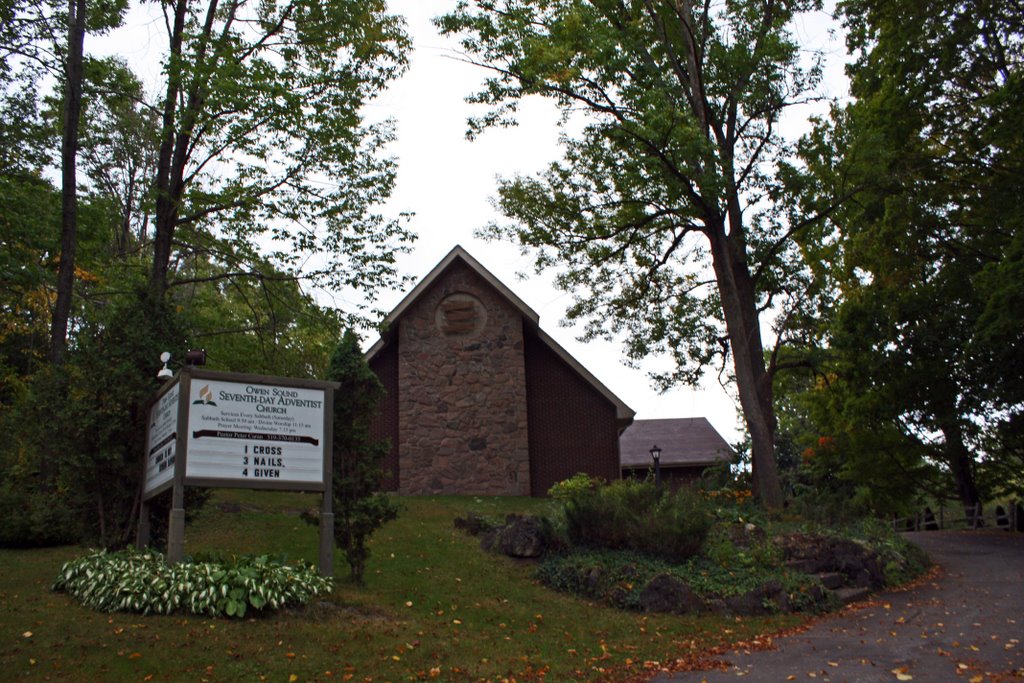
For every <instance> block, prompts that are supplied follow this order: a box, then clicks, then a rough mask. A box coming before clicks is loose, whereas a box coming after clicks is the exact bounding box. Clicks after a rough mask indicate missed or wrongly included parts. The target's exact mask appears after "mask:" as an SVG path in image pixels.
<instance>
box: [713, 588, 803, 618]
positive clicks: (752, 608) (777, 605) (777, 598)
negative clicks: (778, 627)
mask: <svg viewBox="0 0 1024 683" xmlns="http://www.w3.org/2000/svg"><path fill="white" fill-rule="evenodd" d="M725 607H726V610H727V611H729V612H731V613H733V614H742V615H744V616H746V615H751V616H757V615H764V614H775V613H777V612H788V611H789V596H788V595H787V594H786V591H785V589H783V587H782V584H780V583H778V582H777V581H769V582H767V583H765V584H764V585H763V586H759V587H758V588H755V589H753V590H750V591H747V592H746V593H744V594H743V595H736V596H733V597H730V598H726V599H725Z"/></svg>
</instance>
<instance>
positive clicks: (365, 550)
mask: <svg viewBox="0 0 1024 683" xmlns="http://www.w3.org/2000/svg"><path fill="white" fill-rule="evenodd" d="M327 379H329V380H331V381H334V382H338V383H340V385H341V386H340V388H339V389H338V390H337V391H336V392H335V403H334V488H333V491H334V508H335V511H336V517H335V523H334V524H335V526H334V538H335V542H336V543H337V544H338V547H339V548H341V549H342V550H343V551H344V552H345V558H346V559H347V560H348V565H349V570H350V571H351V575H352V580H353V581H355V582H356V583H362V582H363V575H364V573H365V571H366V561H367V559H368V558H369V557H370V548H369V546H368V542H369V540H370V537H371V536H372V535H373V533H374V532H375V531H376V530H377V529H379V528H380V527H381V526H383V525H384V524H385V523H386V522H388V521H390V520H392V519H394V518H395V517H397V516H398V506H397V505H396V504H395V502H394V501H392V499H391V498H390V497H388V496H387V495H385V494H383V493H380V485H381V481H382V480H383V477H384V472H383V470H382V468H381V464H382V462H383V460H384V457H385V456H386V455H387V453H388V451H389V450H390V444H389V443H388V442H382V441H378V440H375V439H374V438H373V437H372V435H371V434H370V423H371V422H372V420H373V417H374V415H375V414H376V411H377V406H378V402H379V400H380V399H381V397H382V396H383V392H384V388H383V386H382V385H381V383H380V380H378V379H377V376H376V375H375V374H374V373H373V371H372V370H371V369H370V367H369V365H367V363H366V360H365V358H364V357H363V354H362V351H361V350H360V349H359V337H357V336H356V334H355V332H353V331H352V330H346V331H345V333H344V334H343V335H342V337H341V339H340V340H339V341H338V345H337V347H336V348H335V351H334V355H332V356H331V363H330V367H329V368H328V371H327Z"/></svg>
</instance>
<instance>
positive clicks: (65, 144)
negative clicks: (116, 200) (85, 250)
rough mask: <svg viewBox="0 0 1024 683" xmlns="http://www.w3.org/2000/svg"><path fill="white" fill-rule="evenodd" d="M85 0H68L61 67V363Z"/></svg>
mask: <svg viewBox="0 0 1024 683" xmlns="http://www.w3.org/2000/svg"><path fill="white" fill-rule="evenodd" d="M87 9H88V3H87V2H86V0H68V15H67V16H68V19H67V21H68V32H67V36H68V39H67V46H66V57H65V68H64V121H63V127H62V131H61V149H60V162H61V164H60V165H61V176H60V178H61V220H60V224H61V230H60V265H59V266H58V268H57V300H56V301H55V302H54V305H53V319H52V322H51V326H50V360H51V361H52V362H54V363H61V362H63V360H64V350H65V347H66V346H67V337H68V318H69V316H70V315H71V294H72V290H73V288H74V284H75V249H76V247H77V246H78V234H77V233H78V174H77V160H78V122H79V119H80V118H81V114H82V73H83V66H82V64H83V61H84V58H85V52H84V51H85V20H86V12H87Z"/></svg>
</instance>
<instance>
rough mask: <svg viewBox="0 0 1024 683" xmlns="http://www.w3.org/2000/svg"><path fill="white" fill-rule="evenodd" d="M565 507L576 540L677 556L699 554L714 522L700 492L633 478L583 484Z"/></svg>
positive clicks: (581, 543) (570, 533)
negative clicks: (671, 488)
mask: <svg viewBox="0 0 1024 683" xmlns="http://www.w3.org/2000/svg"><path fill="white" fill-rule="evenodd" d="M563 512H564V516H565V524H566V532H567V534H568V536H569V541H570V542H571V543H572V544H574V545H579V546H584V547H588V548H604V549H608V550H635V551H638V552H642V553H646V554H649V555H652V556H655V557H662V558H665V559H668V560H673V561H683V560H686V559H687V558H689V557H692V556H693V555H694V554H696V553H697V552H698V551H699V550H700V547H701V545H702V544H703V543H704V539H705V538H706V536H707V534H708V530H709V529H710V528H711V524H712V517H711V514H710V512H709V510H708V508H707V505H706V504H705V502H704V501H703V499H702V498H701V497H700V495H699V494H697V493H696V492H694V491H691V490H689V489H686V488H683V489H680V490H679V491H677V492H675V493H670V492H666V491H665V490H664V489H658V488H656V487H655V486H654V485H653V484H651V483H650V482H643V481H637V480H634V479H623V480H620V481H615V482H613V483H611V484H608V485H605V486H590V487H579V488H577V489H575V490H573V491H572V492H571V494H570V495H568V496H567V498H566V500H565V503H564V505H563Z"/></svg>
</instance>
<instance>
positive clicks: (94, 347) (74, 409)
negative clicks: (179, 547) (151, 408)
mask: <svg viewBox="0 0 1024 683" xmlns="http://www.w3.org/2000/svg"><path fill="white" fill-rule="evenodd" d="M180 324H181V323H180V318H179V316H178V315H177V313H176V312H175V311H174V310H173V309H171V308H170V307H169V306H167V305H166V304H162V303H157V304H153V303H152V302H151V301H150V300H149V299H148V298H147V297H146V296H145V295H142V294H140V295H138V296H136V297H134V298H126V299H123V300H119V301H117V302H116V303H113V304H111V305H109V306H107V307H106V308H104V309H102V310H100V311H97V312H96V314H95V315H94V317H93V318H92V319H89V320H83V321H81V322H80V325H79V327H78V329H77V330H76V331H75V334H74V336H73V338H72V346H71V349H72V353H70V354H69V356H68V358H67V360H66V362H65V363H64V365H62V366H61V367H54V368H47V369H43V370H39V371H37V372H36V373H35V374H34V375H32V377H31V379H30V381H28V382H27V383H26V387H25V390H24V391H23V392H21V393H19V396H18V399H17V401H15V402H13V403H12V404H11V405H10V406H8V407H7V409H6V410H4V411H3V412H2V413H0V424H2V425H3V427H4V428H5V430H7V431H6V433H7V434H9V438H8V442H7V443H8V447H7V448H5V449H4V451H3V452H2V453H0V462H2V463H3V464H4V466H5V467H4V469H5V471H6V472H8V473H9V475H8V482H7V483H6V484H5V486H6V487H8V488H6V491H7V492H9V493H10V494H11V495H12V496H13V497H14V499H11V500H12V502H11V505H12V506H13V507H14V508H15V509H17V510H19V511H20V512H21V513H22V514H21V515H17V514H16V515H15V518H21V519H22V523H20V524H17V525H14V526H12V528H11V533H13V532H14V530H17V529H21V530H24V531H25V532H26V533H29V532H30V531H31V530H32V529H38V527H39V524H41V523H44V522H45V523H46V524H47V525H49V526H53V525H57V524H59V525H60V528H53V529H51V530H50V532H49V533H47V534H44V535H41V536H40V537H39V538H46V537H49V538H51V539H53V540H54V541H67V540H78V541H83V542H84V541H87V542H92V543H98V544H99V545H101V546H103V547H108V548H116V547H121V546H124V545H125V544H127V543H128V542H130V541H131V539H133V538H134V534H135V529H136V524H137V522H138V511H139V494H140V486H139V480H140V476H141V471H142V465H141V463H142V458H143V456H144V452H145V444H144V439H145V434H146V419H147V416H148V411H147V406H148V402H149V400H150V399H151V397H152V395H153V393H154V392H155V389H156V380H155V378H154V372H153V369H154V367H156V363H155V362H154V358H155V357H156V355H157V354H159V352H160V350H163V349H168V350H172V351H174V352H175V353H177V354H181V353H182V352H183V349H184V346H185V344H184V340H183V339H182V336H181V333H180ZM19 496H20V497H23V498H22V500H21V502H20V503H17V502H15V499H16V498H17V497H19ZM40 497H42V498H45V499H47V500H48V501H49V505H50V506H51V513H50V514H48V515H46V516H45V517H44V518H39V517H38V515H35V516H33V515H34V513H33V512H32V510H33V508H34V507H35V504H34V503H33V501H34V500H36V499H38V498H40ZM204 497H205V493H204V492H202V491H191V492H190V500H189V503H190V509H189V512H190V513H192V514H194V513H195V512H196V511H198V509H199V508H200V507H201V505H202V502H203V499H204ZM159 506H160V501H157V504H156V505H155V506H154V507H155V508H159ZM154 522H155V529H156V531H157V534H156V535H157V536H159V532H160V530H161V529H162V528H163V527H164V526H165V525H166V515H162V516H157V517H155V518H154ZM7 542H9V543H11V544H14V545H25V544H32V543H33V542H34V541H33V538H32V537H31V536H28V537H22V538H20V539H18V538H14V537H8V539H7Z"/></svg>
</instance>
